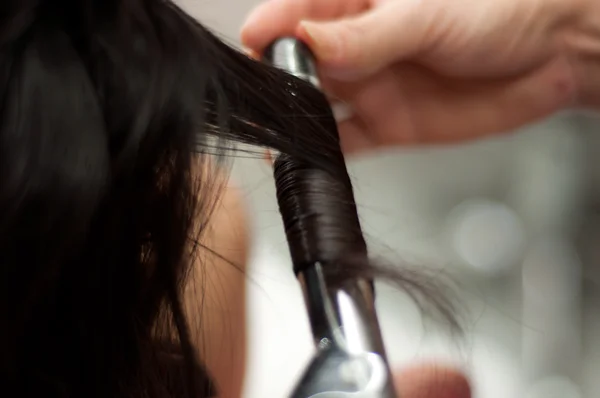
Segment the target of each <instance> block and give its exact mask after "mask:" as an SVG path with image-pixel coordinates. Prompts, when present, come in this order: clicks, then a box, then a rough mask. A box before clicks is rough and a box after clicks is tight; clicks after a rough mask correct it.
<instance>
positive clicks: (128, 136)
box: [0, 0, 368, 398]
mask: <svg viewBox="0 0 600 398" xmlns="http://www.w3.org/2000/svg"><path fill="white" fill-rule="evenodd" d="M327 109H328V103H327V100H326V98H325V97H324V96H323V95H322V94H321V93H319V92H318V91H317V90H315V89H313V88H312V87H310V86H309V85H308V84H305V83H303V82H301V81H299V80H298V79H295V78H293V77H291V76H288V75H286V74H284V73H282V72H280V71H277V70H275V69H273V68H270V67H267V66H265V65H261V64H259V63H257V62H255V61H252V60H250V59H249V58H247V57H246V56H244V55H242V54H240V53H239V52H237V51H235V50H233V49H231V48H229V47H228V46H226V45H225V44H223V43H222V42H221V41H219V40H218V39H217V38H215V36H213V35H212V34H211V33H210V32H208V31H207V30H206V29H204V28H203V27H202V26H201V25H200V24H198V23H197V22H196V21H194V20H193V19H191V18H190V17H189V16H187V15H186V14H185V13H183V12H182V11H181V10H180V9H179V8H177V7H176V6H175V5H174V4H173V3H172V2H171V1H168V0H3V1H2V2H0V176H1V177H0V283H1V286H0V325H2V327H0V384H1V385H2V388H3V389H4V390H5V391H12V392H13V393H12V394H11V395H12V396H23V397H33V396H44V397H128V398H129V397H145V398H154V397H156V398H167V397H186V396H190V397H191V396H193V397H196V398H201V397H204V396H205V392H203V391H202V390H200V388H201V385H202V380H201V379H200V378H199V377H198V373H196V371H197V369H198V367H199V366H200V365H199V364H200V360H199V358H197V352H198V351H197V350H196V349H194V347H192V344H191V342H190V341H191V339H190V336H189V333H190V332H189V330H188V327H187V321H186V319H185V316H184V314H183V309H182V302H181V301H182V298H181V291H182V284H183V283H184V282H185V280H186V276H187V271H188V269H189V267H190V264H191V262H192V260H193V259H194V250H195V249H196V248H198V247H201V246H199V245H197V244H196V243H198V241H199V240H200V238H201V235H202V232H203V226H204V225H206V220H207V218H208V217H209V215H210V210H211V208H212V205H213V204H214V201H215V199H216V196H217V193H218V180H217V177H216V175H214V174H213V173H209V172H206V170H208V161H209V159H210V160H211V164H215V163H214V162H217V165H218V159H219V157H218V156H217V157H215V156H213V155H215V154H217V155H219V154H222V151H221V149H224V148H227V145H226V142H229V141H231V140H233V141H240V142H244V143H250V144H256V145H261V146H264V147H270V148H274V149H276V150H278V151H280V152H282V153H284V154H286V155H290V156H293V157H294V159H297V160H299V161H300V162H303V163H301V164H305V165H307V167H308V166H310V170H311V171H310V173H309V177H310V178H311V179H313V180H314V181H315V183H314V184H312V183H311V184H309V185H307V189H308V188H310V190H314V189H317V188H319V187H321V186H324V184H322V183H319V181H320V180H323V181H325V182H327V181H330V182H332V181H333V182H335V181H337V184H333V185H332V184H328V185H332V186H334V187H336V186H339V187H343V189H339V190H338V191H339V192H340V193H341V194H342V195H347V196H348V198H342V199H341V200H347V201H349V202H347V203H350V206H349V207H348V209H349V210H348V211H350V212H355V207H354V202H353V199H352V194H351V185H350V180H349V179H348V175H347V173H346V169H345V167H344V159H343V156H342V155H341V151H340V147H339V142H338V137H337V135H336V134H335V121H334V119H333V117H332V115H331V113H330V112H329V111H327ZM332 132H333V133H332ZM313 170H316V171H313ZM284 172H285V173H287V171H285V170H284V169H283V168H281V167H279V168H278V175H279V177H280V180H282V178H283V177H282V173H284ZM290 172H294V173H296V174H298V173H297V172H298V170H295V169H294V170H291V171H290ZM307 175H308V174H307ZM292 180H293V179H292ZM292 180H290V181H292ZM282 181H283V180H282ZM325 188H327V187H324V188H323V189H325ZM319 189H320V188H319ZM327 189H330V190H331V188H327ZM292 191H294V192H296V190H294V189H292ZM301 195H302V196H303V197H305V198H307V200H309V201H312V202H311V204H310V205H311V206H312V205H313V204H315V203H316V202H314V201H318V200H319V197H320V196H319V195H312V196H311V195H304V194H301ZM284 199H285V198H283V197H281V195H280V203H284V201H285V200H284ZM282 200H283V201H282ZM330 202H331V201H329V202H327V203H328V206H329V205H330V207H331V206H333V207H331V209H329V208H328V209H329V210H328V209H324V210H323V209H322V211H324V212H326V213H327V214H330V213H331V214H334V213H335V214H337V213H336V212H335V209H334V207H335V203H333V202H332V203H330ZM315 205H316V204H315ZM311 206H309V207H306V208H312V207H311ZM283 211H284V210H283V209H282V212H283ZM353 216H356V215H355V214H354V215H353ZM331 222H332V223H334V222H336V220H332V221H331ZM290 225H291V224H290V222H289V218H288V220H287V221H286V227H288V235H290V236H291V235H293V234H292V233H291V232H290V231H292V229H290V228H289V227H290ZM344 225H345V224H344ZM352 227H353V228H354V229H355V231H354V232H355V234H357V235H356V236H354V237H353V238H352V239H351V240H343V239H341V240H340V237H339V236H337V235H338V232H336V231H338V230H339V228H337V229H335V231H333V232H335V233H333V232H332V233H330V234H329V235H331V236H328V237H326V238H327V239H322V240H320V238H321V237H319V236H316V235H318V234H321V232H319V230H318V229H315V228H312V229H311V230H310V231H309V233H310V234H312V235H315V236H311V239H313V241H315V242H317V241H318V242H320V244H319V245H318V246H319V247H316V246H315V247H314V248H313V247H312V246H311V247H307V248H302V249H301V250H302V251H307V252H308V251H312V250H314V251H315V253H317V254H318V255H316V257H322V256H324V254H322V253H330V254H328V255H327V256H328V257H331V256H332V254H331V253H333V254H335V256H338V255H339V252H340V250H337V249H336V250H329V249H328V250H324V249H327V247H326V246H328V245H333V246H328V247H333V248H337V247H338V246H339V247H342V246H341V245H340V242H341V243H344V242H345V243H344V245H346V246H348V245H350V244H353V242H359V243H360V246H361V250H360V251H361V252H364V250H363V248H362V245H364V242H363V241H362V236H359V235H361V233H360V228H359V225H358V221H356V222H354V223H353V224H352ZM313 230H314V231H313ZM294 234H295V232H294ZM336 240H337V241H338V242H337V246H335V245H336ZM346 246H343V247H346ZM317 249H318V250H317ZM296 254H297V253H296ZM301 254H302V253H300V254H297V255H298V256H301ZM313 257H315V255H313V254H311V253H309V255H308V257H307V258H310V259H311V261H312V260H314V258H313ZM317 260H318V258H317ZM326 260H331V259H329V258H327V259H326ZM366 261H367V260H366V258H365V259H364V261H363V262H361V263H360V264H354V265H353V266H350V265H349V266H348V267H345V265H347V264H345V263H344V264H338V267H337V268H336V269H333V271H332V272H333V273H337V274H338V276H339V277H341V278H342V279H343V278H352V277H354V276H355V275H356V274H360V273H363V274H364V273H368V270H367V269H366V268H365V266H366V265H367V264H366V263H365V262H366ZM333 262H335V261H333ZM171 346H172V347H175V351H176V352H177V353H178V355H177V356H176V357H177V358H179V359H180V360H179V359H178V360H177V361H173V356H172V355H169V353H170V352H171V351H170V348H168V347H171ZM179 354H180V355H179Z"/></svg>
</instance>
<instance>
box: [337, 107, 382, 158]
mask: <svg viewBox="0 0 600 398" xmlns="http://www.w3.org/2000/svg"><path fill="white" fill-rule="evenodd" d="M338 129H339V134H340V145H341V148H342V151H343V152H344V154H345V155H354V154H358V153H363V154H364V153H365V152H367V151H369V150H373V149H376V148H377V143H376V142H375V141H374V140H373V136H372V135H370V134H369V130H368V128H367V125H366V124H365V123H364V122H363V121H362V120H361V119H360V118H358V117H356V116H355V117H353V118H351V119H348V120H345V121H343V122H341V123H340V124H339V125H338Z"/></svg>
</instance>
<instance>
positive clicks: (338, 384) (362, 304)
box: [263, 38, 398, 398]
mask: <svg viewBox="0 0 600 398" xmlns="http://www.w3.org/2000/svg"><path fill="white" fill-rule="evenodd" d="M263 60H264V61H265V62H267V63H269V64H271V65H272V66H274V67H277V68H279V69H282V70H284V71H286V72H288V73H289V74H291V75H294V76H296V77H298V78H300V79H303V80H305V81H308V82H310V83H311V84H313V85H314V86H315V87H317V88H320V82H319V78H318V75H317V69H316V63H315V60H314V57H313V55H312V53H311V51H310V49H309V48H308V46H306V45H305V44H304V43H302V42H301V41H299V40H297V39H295V38H282V39H279V40H277V41H275V42H274V43H273V44H272V45H271V46H269V48H268V49H267V50H266V51H265V55H264V59H263ZM298 279H299V281H300V284H301V286H302V290H303V293H304V299H305V303H306V307H307V311H308V316H309V320H310V325H311V330H312V334H313V338H314V340H315V345H316V348H317V352H316V354H315V356H314V358H313V360H312V361H311V362H310V364H309V366H308V368H307V369H306V371H305V373H304V375H303V376H302V377H301V379H300V382H299V383H298V384H297V385H296V387H295V389H294V390H293V393H292V395H291V398H398V395H397V394H396V393H395V390H394V386H393V384H392V377H391V372H390V368H389V365H388V362H387V357H386V354H385V349H384V346H383V340H382V337H381V331H380V328H379V323H378V321H377V315H376V312H375V304H374V290H373V284H372V282H371V281H369V280H356V281H353V282H352V283H349V284H344V285H343V286H337V285H336V286H333V285H332V284H330V283H328V281H327V278H326V276H325V273H324V271H323V266H322V265H321V264H319V263H315V264H312V266H310V267H308V268H306V269H304V270H302V271H301V272H300V273H299V274H298Z"/></svg>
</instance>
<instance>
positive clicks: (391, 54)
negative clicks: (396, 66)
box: [297, 0, 437, 78]
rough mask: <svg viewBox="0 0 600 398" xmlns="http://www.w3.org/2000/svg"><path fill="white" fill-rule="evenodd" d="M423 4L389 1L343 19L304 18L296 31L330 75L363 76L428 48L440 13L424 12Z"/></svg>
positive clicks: (342, 76)
mask: <svg viewBox="0 0 600 398" xmlns="http://www.w3.org/2000/svg"><path fill="white" fill-rule="evenodd" d="M422 4H423V2H421V1H418V0H410V1H402V2H387V3H382V4H381V5H380V6H378V7H376V8H373V9H371V10H369V11H367V12H364V13H361V14H359V15H356V16H351V17H348V18H345V19H343V20H337V21H326V22H315V21H303V22H302V23H301V24H300V25H299V29H298V32H297V33H298V36H299V37H300V38H301V39H303V40H305V41H306V42H307V43H308V44H309V45H310V47H311V48H312V50H313V51H314V52H315V55H316V57H317V59H318V60H319V62H320V64H321V65H322V66H323V68H324V69H325V70H326V71H328V72H329V74H330V75H334V76H336V77H338V78H348V77H349V78H354V77H356V76H355V75H357V76H364V75H368V74H372V73H373V72H375V71H377V70H380V69H381V68H383V67H384V66H387V65H388V64H391V63H393V62H394V61H398V60H401V59H403V58H407V57H411V56H413V55H416V54H417V53H418V52H419V51H421V50H422V49H424V48H425V46H426V45H427V40H428V38H429V37H431V35H429V34H428V33H429V30H430V29H429V27H430V26H431V24H432V21H433V18H434V17H435V16H436V15H437V14H435V13H424V12H423V10H422V9H421V7H422ZM346 75H348V76H346Z"/></svg>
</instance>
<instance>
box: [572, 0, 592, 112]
mask: <svg viewBox="0 0 600 398" xmlns="http://www.w3.org/2000/svg"><path fill="white" fill-rule="evenodd" d="M564 1H565V4H569V6H570V14H569V15H570V18H569V22H568V23H567V24H565V29H564V32H563V33H564V36H563V39H564V40H563V43H564V52H565V55H566V56H567V57H568V58H569V61H570V63H571V68H572V74H573V78H574V80H575V84H576V87H577V95H578V96H577V99H578V103H577V105H578V106H582V107H587V108H595V109H598V110H600V1H599V0H564Z"/></svg>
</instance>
